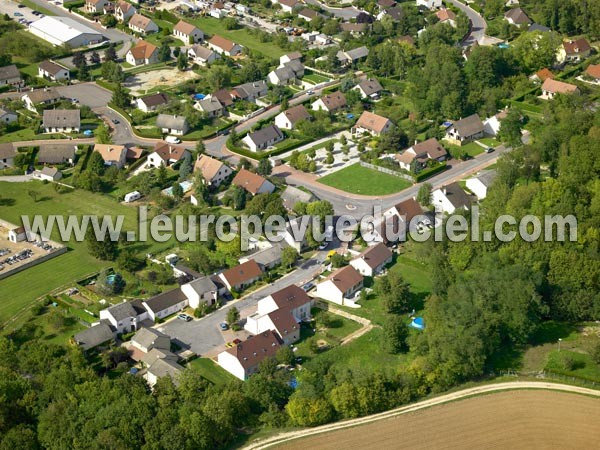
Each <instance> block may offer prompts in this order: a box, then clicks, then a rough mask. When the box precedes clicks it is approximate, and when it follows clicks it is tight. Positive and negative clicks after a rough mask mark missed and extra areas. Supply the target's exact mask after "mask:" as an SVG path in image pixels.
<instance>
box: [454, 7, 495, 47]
mask: <svg viewBox="0 0 600 450" xmlns="http://www.w3.org/2000/svg"><path fill="white" fill-rule="evenodd" d="M448 1H449V2H450V3H452V5H454V6H456V7H457V8H458V9H460V10H461V11H462V12H463V13H464V14H466V16H467V17H468V18H469V19H470V20H471V25H472V29H471V34H470V35H469V36H468V37H467V38H466V39H465V40H464V41H463V44H462V45H463V47H469V46H471V45H473V44H474V43H475V42H477V43H479V44H485V30H486V28H487V23H486V21H485V20H484V18H483V17H482V16H481V15H480V14H479V13H478V12H477V11H475V10H474V9H472V8H470V7H469V6H467V5H466V4H464V3H463V2H461V1H459V0H448Z"/></svg>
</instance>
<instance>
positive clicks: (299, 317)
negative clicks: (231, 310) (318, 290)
mask: <svg viewBox="0 0 600 450" xmlns="http://www.w3.org/2000/svg"><path fill="white" fill-rule="evenodd" d="M313 304H314V300H313V299H312V298H311V297H309V296H308V294H307V293H306V292H304V289H302V288H301V287H298V286H296V285H295V284H291V285H289V286H286V287H284V288H283V289H280V290H279V291H277V292H273V293H272V294H271V295H268V296H267V297H265V298H263V299H260V300H259V301H258V304H257V306H258V308H257V312H258V314H260V315H263V314H269V313H271V312H273V311H277V310H286V311H290V312H291V313H292V316H293V317H294V319H295V320H296V322H298V323H300V322H307V321H310V319H311V314H310V310H311V308H312V306H313Z"/></svg>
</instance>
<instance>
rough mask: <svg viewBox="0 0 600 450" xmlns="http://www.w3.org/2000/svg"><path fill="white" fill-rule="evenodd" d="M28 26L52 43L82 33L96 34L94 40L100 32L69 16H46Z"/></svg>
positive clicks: (62, 41) (71, 38)
mask: <svg viewBox="0 0 600 450" xmlns="http://www.w3.org/2000/svg"><path fill="white" fill-rule="evenodd" d="M29 28H30V29H31V30H32V32H33V33H34V34H36V35H38V36H40V37H43V38H44V39H46V40H47V41H48V42H50V43H52V44H54V45H62V44H64V43H65V42H69V41H71V40H73V39H75V38H77V37H78V36H80V35H82V34H87V35H97V36H98V37H97V38H95V39H94V40H100V39H101V38H102V34H101V33H100V32H98V31H97V30H95V29H93V28H90V27H88V26H87V25H83V24H82V23H79V22H77V21H76V20H74V19H72V18H70V17H56V16H46V17H43V18H41V19H39V20H36V21H35V22H33V23H32V24H31V25H29Z"/></svg>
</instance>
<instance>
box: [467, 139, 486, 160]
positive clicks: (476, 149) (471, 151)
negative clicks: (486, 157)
mask: <svg viewBox="0 0 600 450" xmlns="http://www.w3.org/2000/svg"><path fill="white" fill-rule="evenodd" d="M461 148H462V150H463V151H465V152H467V155H469V156H470V157H471V158H473V157H475V156H477V155H479V154H481V153H483V152H484V151H485V150H484V148H483V147H482V146H481V145H477V144H476V143H475V142H469V143H468V144H466V145H463V146H462V147H461Z"/></svg>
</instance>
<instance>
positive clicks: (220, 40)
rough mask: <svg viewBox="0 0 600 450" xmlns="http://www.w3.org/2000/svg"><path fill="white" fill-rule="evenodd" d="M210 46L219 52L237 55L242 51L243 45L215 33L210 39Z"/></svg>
mask: <svg viewBox="0 0 600 450" xmlns="http://www.w3.org/2000/svg"><path fill="white" fill-rule="evenodd" d="M208 46H209V47H210V48H211V49H212V50H214V51H215V52H217V53H219V54H223V55H226V56H237V55H239V54H240V53H242V46H241V45H239V44H236V43H235V42H232V41H230V40H229V39H225V38H224V37H221V36H219V35H217V34H215V35H214V36H213V37H212V38H210V40H209V41H208Z"/></svg>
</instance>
